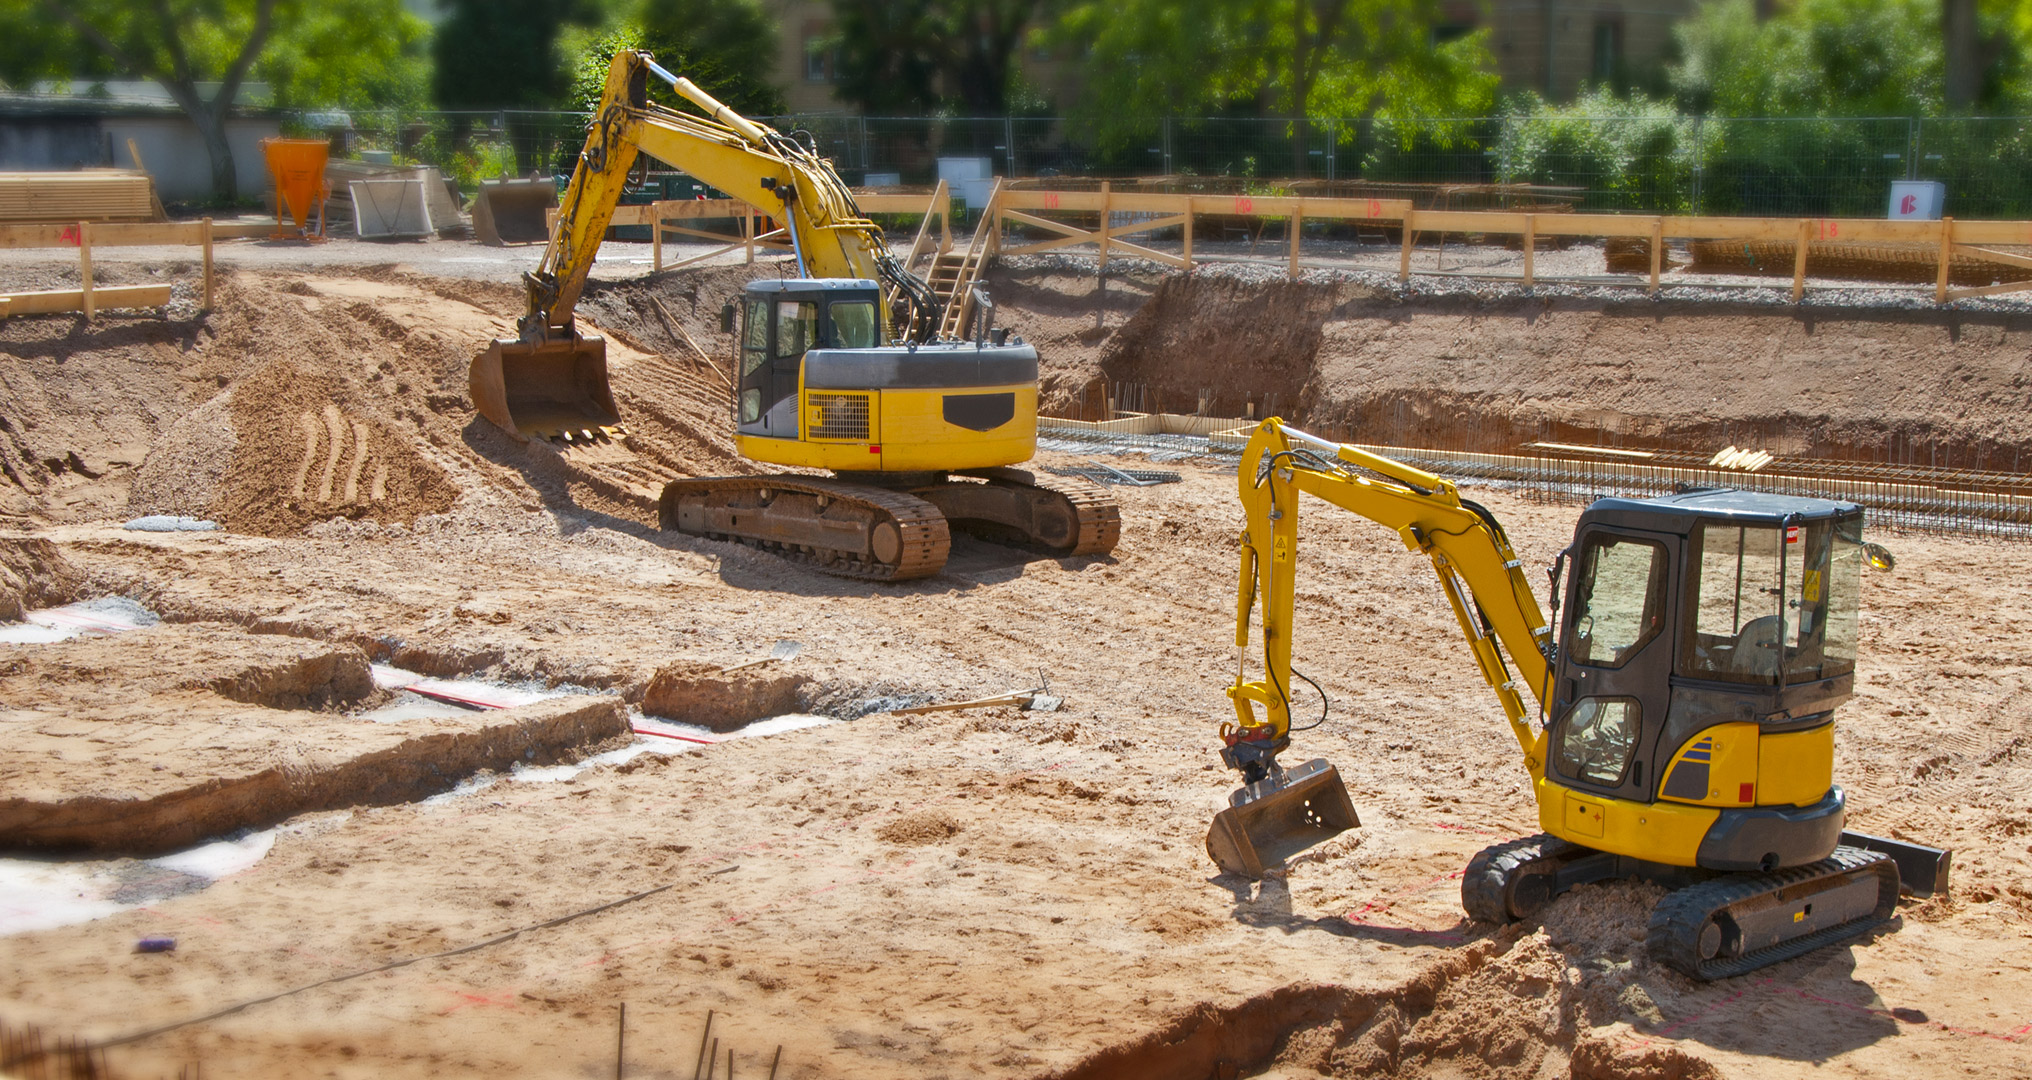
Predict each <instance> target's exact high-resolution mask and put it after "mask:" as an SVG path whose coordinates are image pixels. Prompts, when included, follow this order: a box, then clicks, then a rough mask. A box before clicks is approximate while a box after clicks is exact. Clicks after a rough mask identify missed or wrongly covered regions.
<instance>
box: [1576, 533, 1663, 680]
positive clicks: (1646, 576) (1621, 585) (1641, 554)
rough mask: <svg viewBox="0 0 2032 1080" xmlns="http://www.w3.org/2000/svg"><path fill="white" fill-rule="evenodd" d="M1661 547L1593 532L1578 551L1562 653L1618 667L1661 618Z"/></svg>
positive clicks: (1650, 634) (1585, 661)
mask: <svg viewBox="0 0 2032 1080" xmlns="http://www.w3.org/2000/svg"><path fill="white" fill-rule="evenodd" d="M1665 566H1666V561H1665V548H1664V547H1663V546H1662V545H1660V544H1658V543H1656V542H1654V541H1650V540H1637V539H1634V538H1631V537H1627V536H1614V535H1605V534H1602V533H1596V534H1594V535H1593V536H1590V537H1589V538H1588V539H1587V541H1586V546H1585V547H1584V548H1583V549H1582V551H1581V559H1580V574H1579V576H1578V577H1577V578H1576V582H1577V585H1578V594H1577V596H1576V598H1575V605H1574V611H1573V623H1572V628H1573V629H1572V635H1571V640H1570V641H1569V642H1568V644H1567V655H1568V656H1569V657H1570V658H1571V659H1572V660H1573V662H1574V663H1577V664H1586V665H1588V666H1590V667H1608V668H1615V667H1622V666H1623V665H1624V664H1626V663H1629V662H1630V659H1631V658H1632V657H1634V656H1636V655H1637V652H1638V650H1640V649H1642V648H1643V647H1644V645H1645V643H1646V642H1649V641H1650V640H1651V639H1652V638H1653V637H1656V636H1657V634H1658V631H1659V629H1660V624H1661V623H1662V622H1663V620H1664V610H1665Z"/></svg>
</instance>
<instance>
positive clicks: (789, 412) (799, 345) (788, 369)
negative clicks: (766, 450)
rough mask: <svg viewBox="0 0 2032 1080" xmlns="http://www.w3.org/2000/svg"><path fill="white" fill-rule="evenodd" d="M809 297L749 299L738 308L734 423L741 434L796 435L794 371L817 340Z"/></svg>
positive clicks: (815, 313) (814, 310)
mask: <svg viewBox="0 0 2032 1080" xmlns="http://www.w3.org/2000/svg"><path fill="white" fill-rule="evenodd" d="M817 339H818V304H817V303H816V302H815V301H812V300H796V299H787V298H786V299H777V300H774V301H772V300H767V299H749V300H747V301H746V304H745V310H744V311H743V313H742V332H741V378H740V383H739V389H738V390H737V392H736V397H735V410H736V415H735V421H734V422H735V427H736V429H737V430H739V431H740V432H741V433H742V434H743V435H767V436H771V437H774V438H779V439H795V438H797V436H798V408H797V391H798V376H799V373H800V372H801V371H802V369H803V367H804V352H805V350H806V349H810V348H813V347H814V346H816V345H817V344H818V340H817Z"/></svg>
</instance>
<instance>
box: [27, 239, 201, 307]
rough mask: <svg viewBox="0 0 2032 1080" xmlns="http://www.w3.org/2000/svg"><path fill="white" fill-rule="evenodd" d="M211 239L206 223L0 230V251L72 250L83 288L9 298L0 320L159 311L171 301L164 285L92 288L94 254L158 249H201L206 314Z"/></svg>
mask: <svg viewBox="0 0 2032 1080" xmlns="http://www.w3.org/2000/svg"><path fill="white" fill-rule="evenodd" d="M214 238H215V237H214V228H213V225H212V219H211V218H205V219H203V220H200V221H186V222H159V223H150V224H111V225H100V224H93V223H92V222H89V221H78V222H72V223H70V224H66V225H0V249H8V248H13V249H18V248H53V247H55V248H62V247H74V248H77V249H78V271H79V278H80V280H81V281H82V282H83V284H82V286H81V287H80V288H77V289H58V290H54V291H46V292H24V293H10V294H6V295H4V296H0V318H5V317H11V316H14V315H47V314H55V313H57V312H64V311H80V312H83V313H84V316H85V318H87V319H90V318H91V317H92V316H93V315H95V314H97V313H98V309H99V308H102V307H106V308H131V307H160V306H162V305H163V304H167V303H169V300H170V287H169V286H167V285H122V286H105V287H100V286H96V285H94V284H93V283H92V249H93V248H107V247H154V246H159V245H185V246H197V247H201V248H203V249H204V276H203V293H202V296H203V302H202V305H201V306H202V309H203V310H206V311H209V310H211V307H212V241H213V239H214Z"/></svg>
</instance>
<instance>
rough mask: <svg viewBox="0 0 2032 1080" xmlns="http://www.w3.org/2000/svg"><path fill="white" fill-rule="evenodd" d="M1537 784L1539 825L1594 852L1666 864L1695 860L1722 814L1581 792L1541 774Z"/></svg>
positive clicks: (1693, 862)
mask: <svg viewBox="0 0 2032 1080" xmlns="http://www.w3.org/2000/svg"><path fill="white" fill-rule="evenodd" d="M1537 788H1538V790H1537V792H1536V793H1535V794H1536V795H1537V798H1538V827H1539V828H1541V829H1544V830H1545V831H1546V832H1549V833H1551V834H1552V835H1554V836H1557V837H1559V838H1561V839H1564V840H1571V841H1573V842H1574V843H1576V844H1582V845H1585V846H1587V847H1591V848H1594V849H1595V850H1597V851H1608V852H1613V853H1615V854H1617V855H1628V856H1630V857H1632V858H1637V859H1645V860H1648V861H1650V862H1655V863H1665V864H1666V865H1668V866H1693V865H1696V864H1695V860H1694V857H1695V856H1696V855H1697V854H1699V852H1700V842H1701V840H1702V838H1704V837H1705V836H1707V830H1708V827H1709V826H1711V825H1713V824H1714V823H1715V819H1716V818H1718V817H1720V816H1721V811H1719V810H1716V809H1713V808H1711V807H1704V806H1683V805H1678V804H1674V803H1664V802H1661V803H1651V804H1648V805H1647V804H1645V803H1636V802H1626V801H1624V800H1622V799H1607V798H1602V797H1600V796H1597V795H1584V794H1582V793H1580V792H1578V791H1574V790H1572V789H1571V788H1568V787H1566V786H1565V785H1563V784H1560V783H1558V782H1557V781H1554V780H1550V779H1547V778H1545V777H1542V776H1541V777H1539V778H1538V783H1537ZM1596 830H1599V831H1596Z"/></svg>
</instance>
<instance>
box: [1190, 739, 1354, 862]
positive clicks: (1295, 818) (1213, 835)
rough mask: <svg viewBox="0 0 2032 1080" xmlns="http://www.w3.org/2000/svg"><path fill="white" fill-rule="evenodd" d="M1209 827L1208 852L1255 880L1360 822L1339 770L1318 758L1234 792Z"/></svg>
mask: <svg viewBox="0 0 2032 1080" xmlns="http://www.w3.org/2000/svg"><path fill="white" fill-rule="evenodd" d="M1228 803H1229V805H1228V808H1227V809H1226V810H1223V811H1221V812H1220V813H1219V814H1216V815H1215V816H1214V820H1213V825H1212V827H1210V828H1209V829H1208V830H1207V837H1206V849H1207V855H1209V856H1210V857H1212V859H1213V860H1214V862H1215V863H1216V864H1217V865H1219V866H1220V868H1221V869H1222V870H1225V871H1227V872H1228V873H1231V874H1240V875H1241V876H1243V877H1246V878H1249V879H1251V880H1256V879H1260V878H1261V877H1262V876H1263V874H1264V872H1265V871H1267V870H1272V869H1275V868H1277V867H1279V866H1282V865H1284V862H1285V860H1287V859H1289V858H1291V857H1292V856H1293V855H1296V854H1298V853H1299V852H1301V851H1304V850H1305V849H1307V848H1309V847H1312V846H1313V845H1315V844H1319V843H1322V842H1324V841H1327V840H1331V839H1333V838H1334V837H1336V836H1339V835H1340V834H1341V833H1344V832H1346V831H1348V830H1349V829H1353V828H1357V827H1359V826H1360V825H1361V823H1362V822H1361V819H1360V818H1359V817H1357V816H1356V815H1355V806H1354V803H1352V802H1350V801H1349V800H1348V789H1347V785H1345V784H1343V783H1342V782H1341V774H1340V770H1338V769H1335V768H1334V767H1333V766H1331V765H1329V764H1327V763H1326V761H1325V760H1324V759H1322V758H1314V759H1312V760H1311V761H1308V762H1306V763H1305V764H1303V765H1300V766H1298V767H1297V768H1294V769H1288V770H1286V771H1285V772H1284V773H1283V774H1282V775H1280V776H1277V777H1272V778H1270V779H1267V780H1261V781H1258V782H1257V783H1254V784H1251V785H1249V786H1248V787H1245V788H1243V789H1241V790H1240V791H1237V792H1235V793H1234V794H1233V795H1232V796H1230V797H1229V799H1228Z"/></svg>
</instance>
